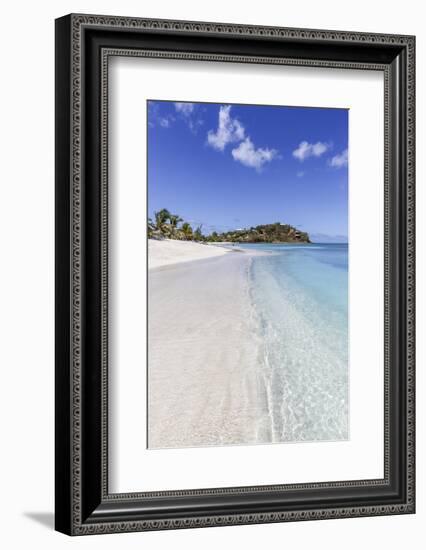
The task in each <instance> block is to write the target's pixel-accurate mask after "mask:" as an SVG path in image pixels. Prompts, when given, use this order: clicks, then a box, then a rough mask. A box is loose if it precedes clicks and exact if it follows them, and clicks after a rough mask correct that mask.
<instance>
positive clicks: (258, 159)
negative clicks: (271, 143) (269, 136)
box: [232, 137, 278, 170]
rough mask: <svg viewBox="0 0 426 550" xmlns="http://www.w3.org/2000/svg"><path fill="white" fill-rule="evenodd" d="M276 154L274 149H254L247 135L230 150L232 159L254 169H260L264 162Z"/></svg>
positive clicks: (269, 160)
mask: <svg viewBox="0 0 426 550" xmlns="http://www.w3.org/2000/svg"><path fill="white" fill-rule="evenodd" d="M277 154H278V153H277V151H276V150H275V149H261V148H259V149H256V148H255V146H254V145H253V142H252V141H251V139H250V138H249V137H246V138H245V140H244V141H242V142H241V143H240V144H239V145H238V147H236V148H235V149H233V150H232V157H233V158H234V160H236V161H238V162H241V164H244V166H249V167H251V168H256V170H260V169H261V168H262V166H263V165H264V164H265V162H271V160H273V159H274V158H276V156H277Z"/></svg>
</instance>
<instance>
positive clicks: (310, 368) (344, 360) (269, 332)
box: [238, 244, 349, 442]
mask: <svg viewBox="0 0 426 550" xmlns="http://www.w3.org/2000/svg"><path fill="white" fill-rule="evenodd" d="M238 246H240V247H241V248H245V249H255V250H257V251H267V252H272V254H268V255H257V256H253V257H252V259H251V265H250V270H249V288H250V300H251V305H252V308H253V312H254V313H253V314H254V316H255V318H256V320H257V323H256V326H257V327H258V328H257V330H258V332H259V342H260V344H259V350H260V351H259V372H260V376H261V377H262V379H263V384H264V387H265V393H266V396H267V408H268V420H267V421H266V422H265V420H263V421H262V422H261V423H259V427H258V429H259V439H262V440H264V439H265V433H266V431H267V432H268V434H271V435H269V437H270V438H271V440H272V441H271V442H283V441H318V440H323V441H325V440H328V441H330V440H341V439H347V438H348V379H349V372H348V246H347V245H345V244H310V245H284V244H283V245H272V244H271V245H267V244H253V245H238ZM267 424H268V425H267ZM262 432H265V433H262Z"/></svg>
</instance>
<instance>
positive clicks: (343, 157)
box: [329, 149, 348, 168]
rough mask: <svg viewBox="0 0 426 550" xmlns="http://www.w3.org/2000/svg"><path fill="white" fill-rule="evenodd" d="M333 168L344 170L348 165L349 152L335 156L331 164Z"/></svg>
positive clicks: (345, 151)
mask: <svg viewBox="0 0 426 550" xmlns="http://www.w3.org/2000/svg"><path fill="white" fill-rule="evenodd" d="M329 164H330V166H333V168H342V167H343V166H347V165H348V150H347V149H345V150H344V151H342V152H341V153H340V155H335V156H334V157H333V158H332V159H331V160H330V162H329Z"/></svg>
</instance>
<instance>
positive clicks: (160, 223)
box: [154, 208, 171, 233]
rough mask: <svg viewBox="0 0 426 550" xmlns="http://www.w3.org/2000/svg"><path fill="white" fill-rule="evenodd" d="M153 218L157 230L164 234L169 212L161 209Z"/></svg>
mask: <svg viewBox="0 0 426 550" xmlns="http://www.w3.org/2000/svg"><path fill="white" fill-rule="evenodd" d="M154 216H155V224H156V226H157V229H158V230H159V231H161V232H162V233H165V232H166V231H167V227H166V224H167V221H168V220H170V216H171V214H170V212H169V211H168V210H167V209H166V208H163V209H162V210H159V211H158V212H154Z"/></svg>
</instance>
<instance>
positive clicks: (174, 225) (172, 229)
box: [169, 214, 183, 235]
mask: <svg viewBox="0 0 426 550" xmlns="http://www.w3.org/2000/svg"><path fill="white" fill-rule="evenodd" d="M169 220H170V233H171V235H174V234H175V232H176V228H177V224H178V223H180V222H183V218H181V217H180V216H179V215H178V214H170V215H169Z"/></svg>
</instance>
